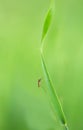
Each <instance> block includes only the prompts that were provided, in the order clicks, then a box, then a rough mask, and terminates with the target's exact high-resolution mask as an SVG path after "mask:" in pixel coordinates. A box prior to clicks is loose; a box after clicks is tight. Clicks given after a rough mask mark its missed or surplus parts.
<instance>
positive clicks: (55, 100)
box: [41, 54, 67, 127]
mask: <svg viewBox="0 0 83 130" xmlns="http://www.w3.org/2000/svg"><path fill="white" fill-rule="evenodd" d="M41 61H42V67H43V72H44V76H45V80H46V83H47V90H48V94H49V97H50V101H51V104H52V107H53V109H54V110H55V114H56V115H55V116H56V117H57V118H58V119H59V120H60V122H61V123H62V124H63V125H64V126H65V127H66V124H67V123H66V119H65V115H64V113H63V110H62V106H61V104H60V101H59V98H58V96H57V94H56V92H55V90H54V87H53V84H52V81H51V79H50V76H49V73H48V71H47V67H46V65H45V61H44V57H43V54H41Z"/></svg>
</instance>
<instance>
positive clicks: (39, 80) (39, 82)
mask: <svg viewBox="0 0 83 130" xmlns="http://www.w3.org/2000/svg"><path fill="white" fill-rule="evenodd" d="M41 80H42V79H41V78H40V79H38V87H40V85H41Z"/></svg>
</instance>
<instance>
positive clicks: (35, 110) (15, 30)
mask: <svg viewBox="0 0 83 130" xmlns="http://www.w3.org/2000/svg"><path fill="white" fill-rule="evenodd" d="M49 5H50V0H0V130H62V127H61V126H59V125H57V123H56V122H57V121H55V120H54V118H53V114H52V112H51V108H50V105H49V101H48V97H47V95H46V93H45V92H44V91H43V89H42V87H46V84H45V81H44V78H43V71H42V67H41V60H40V52H39V48H40V39H41V33H42V27H43V22H44V18H45V15H46V12H47V10H48V8H49ZM44 54H45V59H46V64H47V67H48V71H49V73H50V75H51V78H52V81H53V84H54V85H55V88H56V90H57V93H58V96H59V98H60V100H61V103H62V106H63V110H64V112H65V115H66V118H67V121H68V125H69V128H70V130H83V0H69V1H68V0H56V1H55V15H54V18H53V21H52V25H51V27H50V30H49V32H48V35H47V36H46V39H45V48H44ZM41 77H42V83H41V87H40V88H38V86H37V81H38V79H39V78H41Z"/></svg>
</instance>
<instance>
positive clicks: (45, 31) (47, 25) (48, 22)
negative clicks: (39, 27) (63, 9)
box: [41, 8, 52, 42]
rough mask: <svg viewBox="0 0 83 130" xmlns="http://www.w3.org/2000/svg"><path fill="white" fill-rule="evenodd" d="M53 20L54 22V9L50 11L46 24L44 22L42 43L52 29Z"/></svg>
mask: <svg viewBox="0 0 83 130" xmlns="http://www.w3.org/2000/svg"><path fill="white" fill-rule="evenodd" d="M51 20H52V8H51V9H50V10H49V11H48V13H47V16H46V18H45V22H44V25H43V31H42V38H41V42H42V41H43V39H44V37H45V36H46V34H47V31H48V29H49V27H50V23H51Z"/></svg>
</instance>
